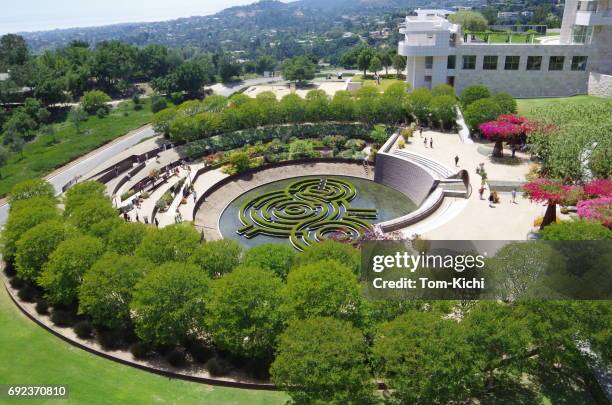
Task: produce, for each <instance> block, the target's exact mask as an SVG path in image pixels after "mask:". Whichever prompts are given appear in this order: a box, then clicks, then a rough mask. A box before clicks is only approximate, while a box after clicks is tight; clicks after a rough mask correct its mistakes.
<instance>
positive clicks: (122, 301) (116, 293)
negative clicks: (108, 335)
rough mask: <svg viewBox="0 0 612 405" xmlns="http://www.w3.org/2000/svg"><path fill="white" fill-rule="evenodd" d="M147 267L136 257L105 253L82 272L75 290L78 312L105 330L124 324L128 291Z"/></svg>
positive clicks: (128, 316)
mask: <svg viewBox="0 0 612 405" xmlns="http://www.w3.org/2000/svg"><path fill="white" fill-rule="evenodd" d="M150 268H151V264H150V263H149V262H147V261H146V260H144V259H142V258H140V257H135V256H120V255H118V254H116V253H106V254H105V255H104V256H102V257H101V258H100V259H99V260H97V261H96V262H95V263H94V264H93V265H92V266H91V267H90V268H89V269H87V270H86V271H85V275H84V276H83V282H82V283H81V286H80V288H79V313H80V314H86V315H88V316H90V317H91V319H92V320H93V322H94V324H96V325H99V326H105V327H107V328H118V327H121V326H125V325H128V324H129V322H130V302H131V301H132V291H133V289H134V286H135V285H136V283H137V282H138V281H139V280H140V279H141V278H142V277H143V276H144V275H145V274H146V273H147V272H148V271H149V270H150Z"/></svg>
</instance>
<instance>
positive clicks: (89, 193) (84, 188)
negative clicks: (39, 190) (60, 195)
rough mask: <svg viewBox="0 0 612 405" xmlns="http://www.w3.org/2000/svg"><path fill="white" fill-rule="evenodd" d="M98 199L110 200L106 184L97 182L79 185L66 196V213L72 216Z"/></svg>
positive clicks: (90, 181)
mask: <svg viewBox="0 0 612 405" xmlns="http://www.w3.org/2000/svg"><path fill="white" fill-rule="evenodd" d="M97 199H108V198H107V196H106V187H105V186H104V184H102V183H100V182H99V181H95V180H88V181H83V182H81V183H77V184H75V185H74V186H72V187H70V188H69V189H68V190H67V191H66V193H65V194H64V212H65V213H66V215H70V214H71V213H72V211H74V210H75V209H76V208H79V207H81V206H82V205H84V204H86V203H87V202H88V201H90V200H97Z"/></svg>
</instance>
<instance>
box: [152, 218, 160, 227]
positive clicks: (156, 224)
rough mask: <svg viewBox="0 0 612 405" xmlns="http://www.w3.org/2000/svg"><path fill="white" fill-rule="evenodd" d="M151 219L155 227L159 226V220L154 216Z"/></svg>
mask: <svg viewBox="0 0 612 405" xmlns="http://www.w3.org/2000/svg"><path fill="white" fill-rule="evenodd" d="M153 221H154V222H155V227H157V228H159V220H158V219H157V218H155V219H154V220H153Z"/></svg>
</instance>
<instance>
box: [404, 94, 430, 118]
mask: <svg viewBox="0 0 612 405" xmlns="http://www.w3.org/2000/svg"><path fill="white" fill-rule="evenodd" d="M432 98H433V96H432V95H431V91H430V90H429V89H426V88H418V89H415V90H413V92H412V93H410V95H409V96H408V108H409V110H410V112H411V113H412V114H413V115H414V116H415V117H416V118H417V119H418V120H419V121H420V122H427V121H428V119H429V113H430V112H431V100H432Z"/></svg>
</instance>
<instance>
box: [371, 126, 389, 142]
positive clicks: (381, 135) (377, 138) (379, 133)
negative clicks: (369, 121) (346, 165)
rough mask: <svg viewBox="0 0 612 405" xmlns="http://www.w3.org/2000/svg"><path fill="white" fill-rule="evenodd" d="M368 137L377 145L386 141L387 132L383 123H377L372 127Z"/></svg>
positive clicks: (387, 137)
mask: <svg viewBox="0 0 612 405" xmlns="http://www.w3.org/2000/svg"><path fill="white" fill-rule="evenodd" d="M370 139H371V140H372V142H374V143H375V144H376V145H378V146H379V147H380V146H381V145H382V144H384V143H385V142H387V139H389V134H387V129H386V127H385V126H384V125H377V126H376V127H374V129H373V130H372V132H370Z"/></svg>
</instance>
